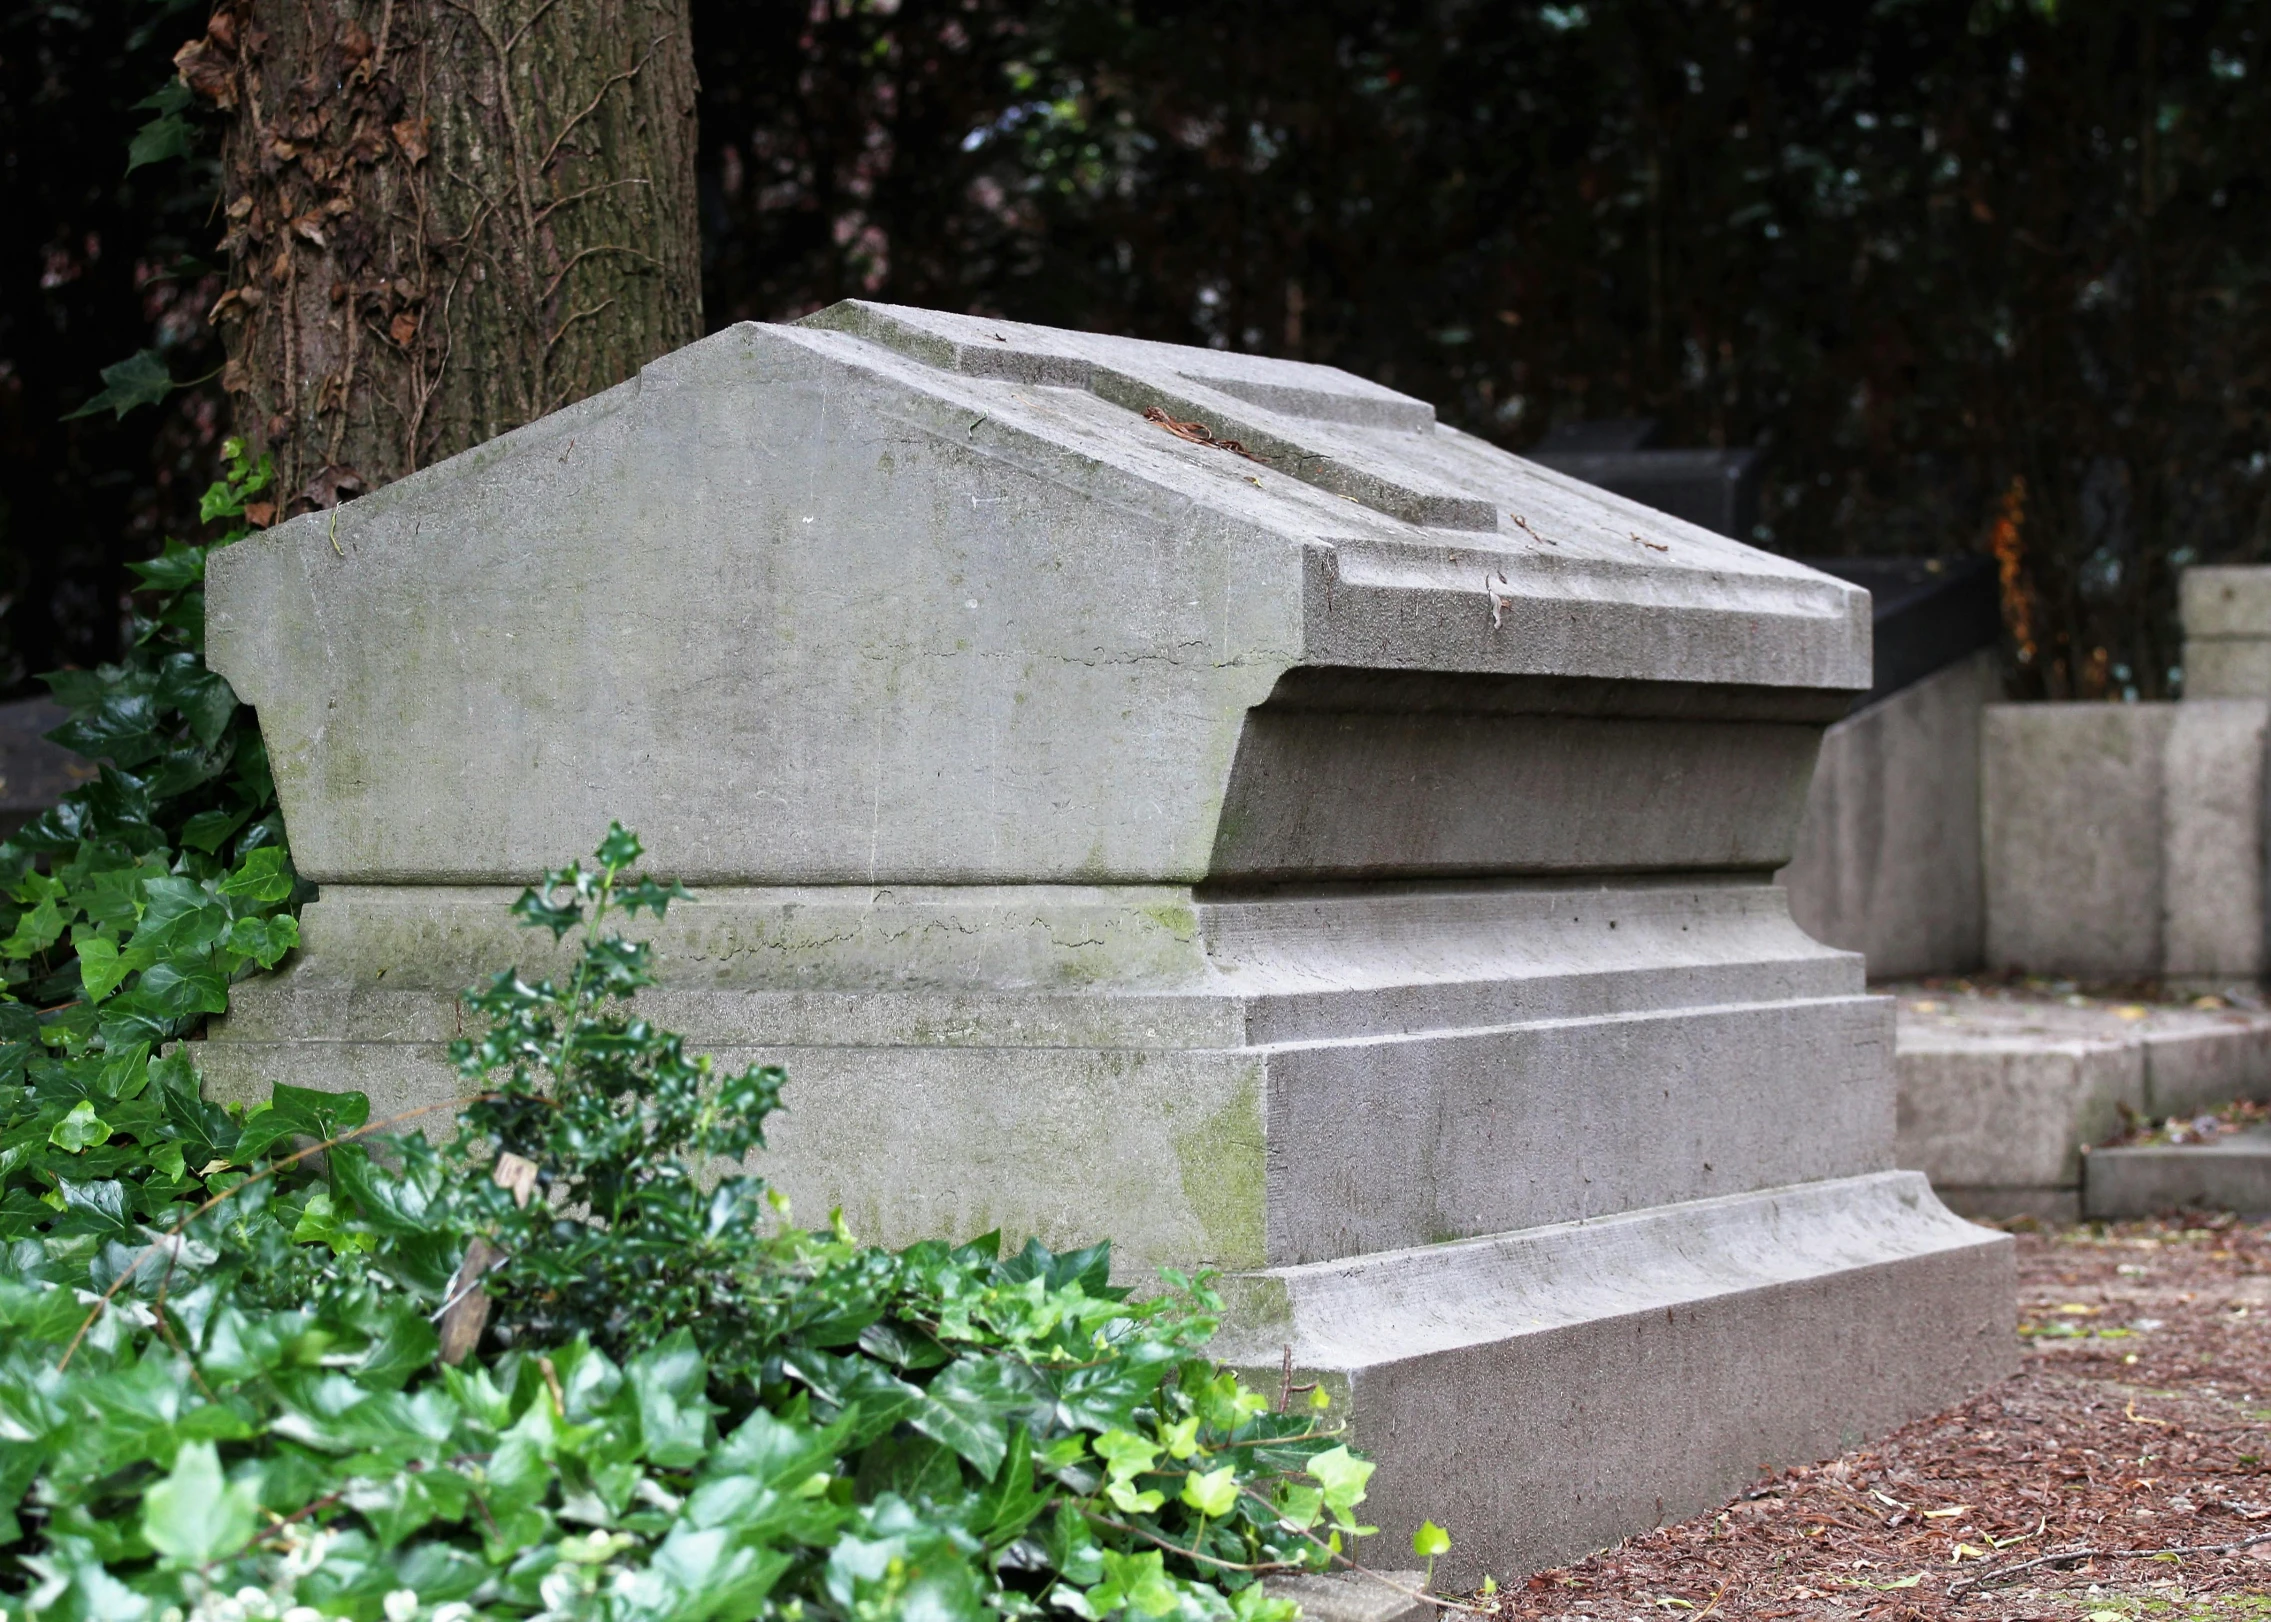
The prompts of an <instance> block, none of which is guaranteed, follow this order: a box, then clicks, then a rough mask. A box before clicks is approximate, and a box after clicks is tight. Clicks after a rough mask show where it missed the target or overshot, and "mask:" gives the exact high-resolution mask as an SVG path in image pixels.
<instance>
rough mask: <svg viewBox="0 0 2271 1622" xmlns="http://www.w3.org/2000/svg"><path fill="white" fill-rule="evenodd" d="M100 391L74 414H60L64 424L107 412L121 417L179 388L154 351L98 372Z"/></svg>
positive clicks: (137, 351)
mask: <svg viewBox="0 0 2271 1622" xmlns="http://www.w3.org/2000/svg"><path fill="white" fill-rule="evenodd" d="M102 377H103V386H102V389H101V392H99V393H97V394H96V395H95V397H94V398H93V399H91V400H89V401H88V402H87V403H86V404H85V405H83V406H81V407H79V409H78V410H76V411H66V412H65V413H64V414H63V420H64V421H65V422H69V421H71V420H72V419H73V418H74V417H91V416H93V415H95V413H96V412H98V411H110V412H114V413H116V414H117V415H118V416H120V417H123V416H125V415H126V414H127V413H128V412H129V411H132V410H133V409H134V408H135V407H136V406H146V405H156V404H157V403H158V402H159V401H160V400H163V399H164V398H165V397H166V396H167V395H169V394H171V393H173V391H174V390H175V389H177V388H179V387H180V386H181V385H179V384H178V383H176V382H175V381H174V380H173V373H171V372H170V371H168V370H167V369H166V363H165V361H164V360H163V359H161V358H160V357H159V355H158V352H157V351H156V350H155V349H138V350H136V351H135V352H134V353H133V354H131V355H129V356H127V357H126V358H125V359H124V360H122V361H118V362H116V363H114V364H112V365H109V366H105V367H104V368H103V372H102Z"/></svg>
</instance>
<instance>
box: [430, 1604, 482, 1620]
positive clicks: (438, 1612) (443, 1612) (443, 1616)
mask: <svg viewBox="0 0 2271 1622" xmlns="http://www.w3.org/2000/svg"><path fill="white" fill-rule="evenodd" d="M472 1617H473V1607H472V1606H470V1605H468V1604H466V1603H465V1601H463V1600H461V1599H453V1600H451V1601H450V1602H449V1603H448V1604H447V1605H437V1606H435V1607H434V1622H472Z"/></svg>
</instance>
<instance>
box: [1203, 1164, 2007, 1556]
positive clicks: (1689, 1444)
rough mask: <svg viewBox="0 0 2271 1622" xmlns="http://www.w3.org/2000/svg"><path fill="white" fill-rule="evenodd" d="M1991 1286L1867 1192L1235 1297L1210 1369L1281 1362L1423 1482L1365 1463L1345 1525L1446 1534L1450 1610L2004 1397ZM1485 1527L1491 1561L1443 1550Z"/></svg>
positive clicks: (1363, 1270)
mask: <svg viewBox="0 0 2271 1622" xmlns="http://www.w3.org/2000/svg"><path fill="white" fill-rule="evenodd" d="M2013 1274H2014V1263H2013V1260H2012V1255H2011V1251H2010V1249H2009V1246H2008V1242H2007V1241H2006V1240H2004V1239H2002V1238H2001V1237H2000V1236H1998V1235H1992V1234H1988V1233H1985V1232H1983V1231H1982V1230H1980V1229H1978V1228H1975V1227H1972V1226H1971V1225H1970V1224H1969V1223H1967V1222H1963V1221H1961V1220H1959V1219H1957V1218H1955V1217H1953V1216H1951V1215H1950V1214H1949V1213H1948V1212H1947V1210H1946V1209H1945V1208H1944V1207H1942V1206H1941V1204H1940V1202H1939V1201H1938V1200H1937V1199H1935V1198H1934V1197H1933V1195H1932V1192H1931V1190H1930V1189H1929V1188H1928V1187H1926V1186H1925V1183H1924V1179H1923V1178H1921V1177H1918V1176H1916V1175H1915V1174H1913V1173H1901V1172H1887V1173H1879V1174H1876V1175H1874V1176H1870V1177H1863V1178H1856V1179H1853V1180H1851V1181H1848V1182H1840V1183H1815V1184H1811V1185H1809V1186H1807V1187H1805V1188H1802V1189H1789V1190H1782V1191H1777V1192H1774V1193H1762V1194H1752V1195H1741V1196H1735V1197H1731V1198H1728V1199H1723V1200H1707V1201H1699V1202H1697V1203H1695V1204H1689V1205H1677V1206H1667V1207H1660V1208H1658V1209H1656V1210H1652V1211H1647V1212H1638V1213H1633V1214H1630V1215H1627V1216H1621V1217H1615V1218H1611V1219H1608V1220H1605V1221H1599V1222H1585V1223H1571V1224H1567V1225H1562V1226H1556V1227H1550V1228H1539V1229H1533V1230H1531V1231H1529V1232H1527V1233H1517V1234H1506V1235H1501V1236H1498V1237H1495V1238H1489V1239H1476V1240H1470V1241H1467V1242H1465V1243H1462V1244H1454V1245H1438V1246H1433V1247H1430V1248H1429V1249H1427V1250H1424V1251H1418V1252H1408V1253H1404V1254H1400V1255H1374V1256H1365V1257H1358V1258H1352V1259H1350V1260H1346V1261H1340V1262H1330V1263H1323V1264H1319V1265H1315V1266H1310V1267H1294V1268H1284V1269H1279V1270H1275V1271H1272V1272H1269V1273H1265V1274H1261V1275H1258V1276H1253V1277H1249V1278H1246V1279H1242V1280H1238V1281H1234V1282H1233V1284H1232V1289H1233V1291H1234V1294H1233V1297H1232V1299H1233V1302H1234V1305H1235V1307H1236V1309H1237V1310H1236V1319H1237V1323H1238V1325H1239V1327H1238V1328H1236V1329H1235V1330H1233V1331H1232V1332H1231V1338H1230V1340H1229V1342H1228V1344H1227V1345H1226V1347H1225V1348H1224V1351H1225V1355H1227V1356H1229V1357H1231V1358H1232V1359H1233V1360H1235V1361H1241V1362H1243V1363H1244V1364H1246V1365H1247V1366H1248V1367H1251V1368H1253V1369H1254V1370H1255V1372H1256V1374H1257V1376H1258V1377H1263V1376H1266V1375H1267V1373H1268V1371H1269V1370H1272V1369H1274V1368H1276V1367H1277V1366H1278V1363H1279V1359H1280V1357H1281V1356H1282V1350H1281V1348H1282V1347H1284V1346H1287V1345H1290V1346H1291V1347H1292V1348H1293V1357H1294V1362H1295V1364H1296V1365H1297V1366H1299V1367H1301V1368H1303V1369H1308V1370H1313V1371H1316V1372H1317V1373H1318V1374H1320V1375H1321V1376H1322V1377H1323V1378H1324V1379H1325V1380H1326V1382H1327V1388H1328V1389H1329V1390H1332V1391H1333V1392H1334V1394H1335V1395H1336V1396H1340V1395H1342V1394H1343V1393H1345V1395H1346V1400H1347V1401H1348V1402H1349V1403H1351V1404H1352V1405H1353V1407H1354V1410H1355V1411H1356V1412H1358V1413H1360V1414H1363V1415H1365V1416H1366V1418H1367V1422H1368V1423H1369V1424H1371V1426H1372V1427H1373V1429H1372V1431H1371V1432H1370V1433H1369V1434H1370V1435H1371V1436H1373V1437H1392V1438H1393V1439H1394V1456H1395V1457H1398V1458H1401V1457H1403V1456H1405V1455H1407V1454H1420V1455H1424V1456H1425V1457H1427V1458H1430V1459H1431V1460H1433V1461H1434V1464H1433V1467H1432V1468H1431V1469H1430V1470H1428V1471H1426V1472H1425V1473H1422V1474H1414V1473H1411V1472H1409V1471H1405V1470H1391V1469H1390V1468H1389V1467H1388V1466H1387V1465H1386V1464H1383V1466H1382V1468H1381V1470H1380V1473H1379V1475H1378V1477H1376V1478H1375V1481H1374V1489H1375V1491H1374V1500H1375V1501H1374V1502H1371V1503H1368V1504H1367V1505H1366V1512H1367V1514H1376V1515H1377V1516H1378V1518H1379V1521H1380V1524H1381V1525H1382V1526H1383V1528H1398V1529H1401V1528H1404V1527H1407V1526H1416V1525H1418V1524H1419V1522H1420V1520H1421V1519H1422V1518H1423V1517H1432V1518H1433V1519H1434V1520H1435V1521H1436V1522H1437V1524H1439V1525H1442V1526H1445V1527H1449V1528H1451V1529H1452V1532H1453V1539H1454V1541H1453V1543H1452V1548H1451V1553H1450V1554H1449V1555H1448V1556H1446V1557H1445V1558H1444V1560H1443V1561H1442V1562H1441V1563H1440V1564H1439V1565H1438V1567H1437V1571H1436V1574H1437V1577H1438V1580H1439V1581H1441V1582H1442V1583H1443V1584H1444V1585H1445V1586H1447V1587H1463V1586H1467V1585H1470V1584H1472V1583H1475V1582H1477V1581H1479V1580H1480V1579H1481V1577H1482V1575H1483V1573H1484V1572H1485V1571H1491V1572H1495V1573H1497V1574H1499V1575H1502V1576H1503V1575H1504V1574H1505V1573H1506V1572H1507V1571H1508V1570H1509V1569H1512V1570H1515V1571H1519V1570H1522V1569H1525V1568H1528V1567H1534V1566H1541V1565H1550V1564H1554V1563H1557V1562H1559V1561H1561V1560H1564V1559H1566V1558H1568V1557H1569V1556H1570V1555H1571V1554H1572V1553H1574V1552H1577V1551H1583V1550H1591V1549H1597V1548H1599V1547H1601V1546H1603V1545H1604V1544H1609V1543H1614V1542H1615V1541H1616V1540H1617V1539H1618V1538H1620V1537H1622V1536H1624V1535H1626V1534H1627V1533H1628V1532H1629V1531H1630V1529H1632V1528H1634V1527H1638V1526H1649V1525H1655V1524H1659V1523H1661V1522H1664V1521H1670V1520H1676V1519H1679V1518H1680V1517H1682V1516H1685V1515H1688V1514H1691V1513H1693V1512H1694V1511H1696V1510H1698V1509H1702V1508H1705V1507H1706V1506H1708V1505H1711V1504H1715V1503H1718V1502H1720V1501H1722V1500H1724V1499H1725V1498H1727V1497H1729V1496H1731V1495H1732V1494H1734V1493H1736V1492H1739V1491H1741V1490H1742V1488H1743V1487H1744V1486H1745V1485H1747V1484H1749V1483H1752V1482H1755V1481H1756V1480H1757V1479H1758V1471H1759V1469H1760V1467H1761V1466H1762V1465H1763V1466H1767V1467H1770V1468H1772V1467H1779V1466H1781V1465H1784V1464H1788V1463H1792V1462H1795V1461H1796V1460H1799V1459H1803V1458H1808V1457H1818V1456H1820V1454H1821V1453H1822V1452H1823V1451H1824V1440H1825V1438H1834V1441H1832V1442H1831V1443H1830V1444H1829V1445H1830V1446H1832V1447H1835V1448H1851V1447H1854V1446H1858V1445H1859V1443H1860V1442H1861V1440H1862V1439H1863V1438H1865V1437H1867V1436H1871V1435H1876V1434H1881V1433H1882V1432H1883V1431H1885V1430H1887V1429H1889V1428H1891V1427H1893V1426H1894V1425H1897V1424H1899V1423H1900V1422H1901V1421H1902V1419H1903V1418H1905V1417H1906V1416H1909V1415H1913V1414H1917V1413H1921V1412H1928V1411H1930V1410H1931V1409H1932V1408H1933V1407H1934V1406H1935V1405H1937V1404H1938V1403H1940V1402H1942V1401H1944V1400H1945V1399H1944V1397H1943V1396H1942V1395H1941V1394H1942V1393H1945V1392H1946V1391H1948V1390H1950V1389H1954V1388H1962V1387H1974V1388H1975V1387H1978V1386H1981V1385H1985V1384H1987V1383H1989V1382H1991V1381H1994V1380H1997V1379H2001V1378H2003V1377H2004V1376H2006V1375H2008V1374H2009V1373H2011V1372H2013V1370H2014V1369H2015V1367H2016V1364H2017V1347H2016V1344H2015V1339H2014V1336H2013V1334H2012V1329H2013V1326H2014V1324H2015V1322H2016V1316H2015V1312H2014V1306H2013V1295H2012V1291H2013ZM1449 1389H1457V1390H1476V1391H1488V1392H1489V1393H1490V1399H1489V1400H1488V1401H1487V1402H1484V1403H1481V1404H1478V1405H1476V1406H1474V1407H1471V1408H1468V1407H1454V1406H1451V1405H1447V1404H1446V1403H1444V1402H1443V1401H1442V1397H1441V1394H1442V1392H1444V1391H1445V1390H1449ZM1375 1445H1377V1444H1375ZM1510 1505H1511V1506H1519V1507H1518V1509H1516V1510H1515V1512H1514V1513H1513V1514H1512V1515H1511V1516H1509V1515H1508V1506H1510ZM1506 1520H1510V1521H1511V1525H1509V1526H1508V1527H1507V1530H1506V1532H1505V1533H1504V1534H1503V1535H1502V1537H1503V1541H1501V1542H1499V1543H1497V1544H1496V1545H1495V1546H1462V1545H1461V1544H1460V1543H1459V1542H1458V1541H1457V1535H1458V1534H1457V1528H1459V1527H1461V1526H1474V1525H1497V1524H1501V1523H1502V1522H1503V1521H1506Z"/></svg>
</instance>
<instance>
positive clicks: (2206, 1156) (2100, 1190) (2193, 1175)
mask: <svg viewBox="0 0 2271 1622" xmlns="http://www.w3.org/2000/svg"><path fill="white" fill-rule="evenodd" d="M2188 1209H2189V1210H2207V1211H2239V1212H2243V1213H2245V1214H2247V1215H2250V1216H2255V1215H2261V1214H2264V1213H2266V1212H2271V1132H2263V1131H2255V1132H2241V1133H2235V1134H2233V1135H2232V1136H2230V1137H2228V1138H2219V1139H2217V1140H2216V1141H2215V1142H2213V1143H2188V1144H2183V1145H2177V1146H2172V1145H2139V1146H2137V1147H2134V1148H2124V1149H2096V1150H2093V1151H2091V1153H2090V1156H2089V1160H2088V1167H2087V1170H2086V1172H2085V1174H2084V1176H2083V1180H2082V1210H2083V1213H2084V1214H2085V1215H2088V1216H2092V1217H2102V1218H2105V1219H2107V1220H2116V1219H2119V1218H2122V1217H2143V1216H2153V1215H2155V1214H2157V1213H2159V1212H2163V1211H2177V1210H2188Z"/></svg>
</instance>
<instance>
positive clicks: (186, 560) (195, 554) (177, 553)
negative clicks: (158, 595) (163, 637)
mask: <svg viewBox="0 0 2271 1622" xmlns="http://www.w3.org/2000/svg"><path fill="white" fill-rule="evenodd" d="M127 567H128V568H129V569H132V570H133V571H134V572H135V573H136V574H137V575H140V576H141V577H142V584H143V585H144V586H145V587H147V588H148V589H149V590H151V591H181V590H183V589H185V588H186V587H189V586H194V585H196V584H197V583H198V582H199V581H201V580H203V579H204V578H205V548H204V547H202V546H189V545H186V544H184V543H183V542H180V541H177V540H175V539H173V538H172V537H171V536H168V537H167V538H166V544H165V549H164V550H163V551H161V552H160V553H159V554H158V555H157V556H156V557H154V558H148V559H145V560H144V561H143V562H140V563H129V564H128V565H127ZM69 674H73V675H81V676H83V675H85V674H86V673H85V672H71V673H69ZM48 684H49V685H50V686H51V687H53V686H54V685H55V678H53V677H50V678H48ZM56 696H57V697H58V698H62V699H63V702H64V703H66V704H68V703H70V702H71V700H70V699H69V698H68V697H65V696H64V694H63V692H62V690H61V689H60V688H57V689H56Z"/></svg>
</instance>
